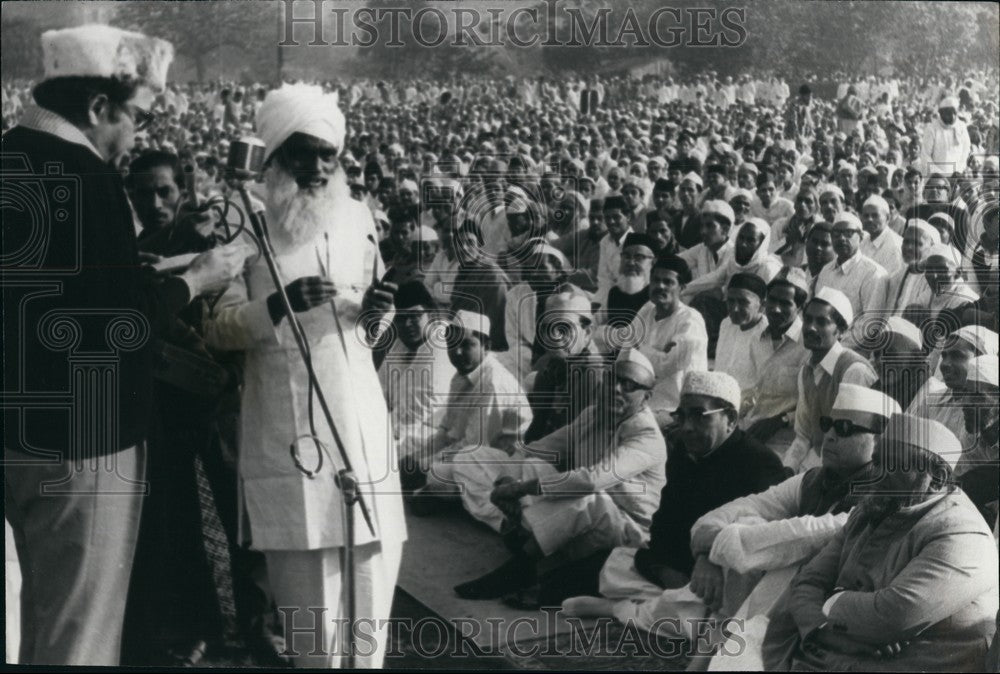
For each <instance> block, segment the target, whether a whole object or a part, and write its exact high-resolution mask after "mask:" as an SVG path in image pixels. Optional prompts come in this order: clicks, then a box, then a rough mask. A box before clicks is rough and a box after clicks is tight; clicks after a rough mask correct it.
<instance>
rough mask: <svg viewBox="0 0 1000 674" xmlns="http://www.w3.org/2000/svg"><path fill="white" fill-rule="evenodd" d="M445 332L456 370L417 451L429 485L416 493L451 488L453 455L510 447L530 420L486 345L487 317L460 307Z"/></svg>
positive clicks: (521, 398) (525, 406)
mask: <svg viewBox="0 0 1000 674" xmlns="http://www.w3.org/2000/svg"><path fill="white" fill-rule="evenodd" d="M447 332H448V334H447V342H448V360H450V361H451V364H452V365H453V366H454V368H455V375H454V377H452V380H451V389H450V390H449V392H448V400H447V409H446V410H445V413H444V417H443V418H442V421H441V425H440V427H439V428H438V430H437V432H436V433H435V434H434V435H433V436H431V438H430V439H429V440H428V441H427V442H428V445H427V447H425V448H424V449H422V450H421V451H420V452H418V453H417V457H418V458H419V459H420V460H421V461H422V462H423V463H422V464H421V465H420V466H419V468H420V469H422V470H424V471H427V484H426V485H425V486H424V487H422V488H421V489H419V490H418V491H417V495H432V494H435V493H438V492H448V491H450V489H451V484H450V481H451V477H450V476H451V466H452V459H453V458H454V456H455V455H456V454H465V453H467V452H468V451H471V450H473V449H475V448H477V447H502V448H509V447H513V446H514V445H515V443H516V442H517V441H518V440H519V439H520V437H521V436H522V435H523V434H524V432H525V431H526V430H527V428H528V425H529V424H530V423H531V408H530V407H529V405H528V400H527V398H526V397H525V395H524V391H523V390H522V389H521V386H520V385H519V384H518V383H517V381H516V380H515V379H514V375H512V374H511V373H510V372H509V371H507V370H506V369H505V368H504V366H503V365H501V364H500V362H499V361H498V360H497V359H496V358H495V357H494V356H493V354H492V352H491V351H490V349H489V346H490V338H489V333H490V320H489V319H488V318H487V317H486V316H483V315H482V314H477V313H475V312H472V311H465V310H464V309H463V310H460V311H458V312H457V313H456V314H455V317H454V319H453V320H452V322H451V324H450V325H449V326H448V331H447ZM428 469H429V470H428ZM418 503H420V504H422V505H423V506H425V507H430V506H429V505H428V502H427V501H426V500H420V499H418V500H415V501H413V504H414V505H415V506H416V505H417V504H418ZM418 507H420V506H418Z"/></svg>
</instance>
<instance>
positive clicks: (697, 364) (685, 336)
mask: <svg viewBox="0 0 1000 674" xmlns="http://www.w3.org/2000/svg"><path fill="white" fill-rule="evenodd" d="M628 334H629V339H626V340H625V341H626V342H627V343H625V344H624V346H635V347H637V348H638V349H639V351H641V352H642V354H643V355H644V356H646V358H648V359H649V362H650V363H652V364H653V372H654V373H655V374H656V384H655V386H654V387H653V396H652V398H651V399H650V401H649V406H650V408H651V409H652V410H653V413H654V414H656V415H657V419H659V420H661V423H662V422H663V421H666V420H667V417H666V416H665V414H667V413H669V412H673V411H674V410H676V409H677V404H678V403H679V402H680V397H681V384H682V383H683V382H684V374H685V373H686V372H688V371H692V370H697V371H700V372H704V371H706V370H708V333H706V332H705V320H704V319H703V318H702V317H701V314H700V313H698V312H697V311H695V310H694V309H692V308H691V307H689V306H687V305H686V304H682V303H681V304H678V305H677V309H676V310H675V311H674V313H673V314H671V315H670V316H668V317H666V318H664V319H663V320H661V321H658V320H656V305H655V304H653V303H652V302H647V303H646V304H645V305H643V307H642V308H641V309H639V313H638V314H636V317H635V318H634V319H633V320H632V323H631V325H630V326H629V330H628Z"/></svg>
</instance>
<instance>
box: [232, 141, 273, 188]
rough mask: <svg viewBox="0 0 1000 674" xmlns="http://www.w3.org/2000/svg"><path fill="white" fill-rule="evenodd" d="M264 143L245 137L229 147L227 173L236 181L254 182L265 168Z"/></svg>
mask: <svg viewBox="0 0 1000 674" xmlns="http://www.w3.org/2000/svg"><path fill="white" fill-rule="evenodd" d="M265 151H266V146H265V145H264V141H262V140H260V139H259V138H254V137H252V136H244V137H243V138H240V139H239V140H236V141H233V142H232V143H231V144H230V145H229V155H228V157H227V159H226V173H227V174H228V175H229V177H231V178H235V179H236V180H252V179H253V178H256V177H257V175H258V174H259V173H260V172H261V171H262V170H263V168H264V153H265Z"/></svg>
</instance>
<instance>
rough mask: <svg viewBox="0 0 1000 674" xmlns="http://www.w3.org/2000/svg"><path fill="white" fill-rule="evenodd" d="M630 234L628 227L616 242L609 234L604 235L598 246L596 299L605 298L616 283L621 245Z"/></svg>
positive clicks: (619, 266)
mask: <svg viewBox="0 0 1000 674" xmlns="http://www.w3.org/2000/svg"><path fill="white" fill-rule="evenodd" d="M631 232H632V228H631V227H629V228H628V229H626V230H625V233H624V234H622V237H621V239H619V240H618V241H617V242H616V241H615V240H614V239H613V238H612V236H611V232H608V233H607V234H605V235H604V238H603V239H601V242H600V243H599V244H598V248H599V250H600V256H599V259H598V261H597V297H607V296H608V291H609V290H611V287H612V286H613V285H614V284H615V283H616V282H617V281H618V272H619V271H620V268H621V264H622V244H623V243H624V242H625V237H626V236H628V235H629V234H630V233H631Z"/></svg>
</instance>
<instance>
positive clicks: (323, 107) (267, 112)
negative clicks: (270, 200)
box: [257, 84, 346, 157]
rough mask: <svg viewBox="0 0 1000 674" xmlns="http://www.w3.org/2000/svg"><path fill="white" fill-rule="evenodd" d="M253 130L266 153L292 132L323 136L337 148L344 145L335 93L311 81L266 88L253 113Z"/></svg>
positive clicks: (342, 116) (343, 126)
mask: <svg viewBox="0 0 1000 674" xmlns="http://www.w3.org/2000/svg"><path fill="white" fill-rule="evenodd" d="M257 133H259V134H260V137H261V140H263V141H264V145H266V146H267V156H268V157H270V156H271V155H272V154H274V151H275V150H277V149H278V148H279V147H281V144H282V143H284V142H285V141H286V140H288V137H289V136H291V135H292V134H293V133H305V134H309V135H310V136H315V137H316V138H320V139H322V140H325V141H326V142H328V143H330V144H331V145H333V146H334V147H335V148H337V150H340V149H342V148H343V147H344V135H345V133H346V122H345V120H344V113H342V112H341V111H340V107H339V106H338V105H337V94H335V93H333V94H327V93H324V92H323V89H322V87H319V86H315V85H311V84H285V85H284V86H282V87H281V88H280V89H276V90H274V91H272V92H270V93H269V94H268V95H267V97H266V98H264V102H263V103H262V104H261V106H260V111H259V112H258V113H257Z"/></svg>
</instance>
